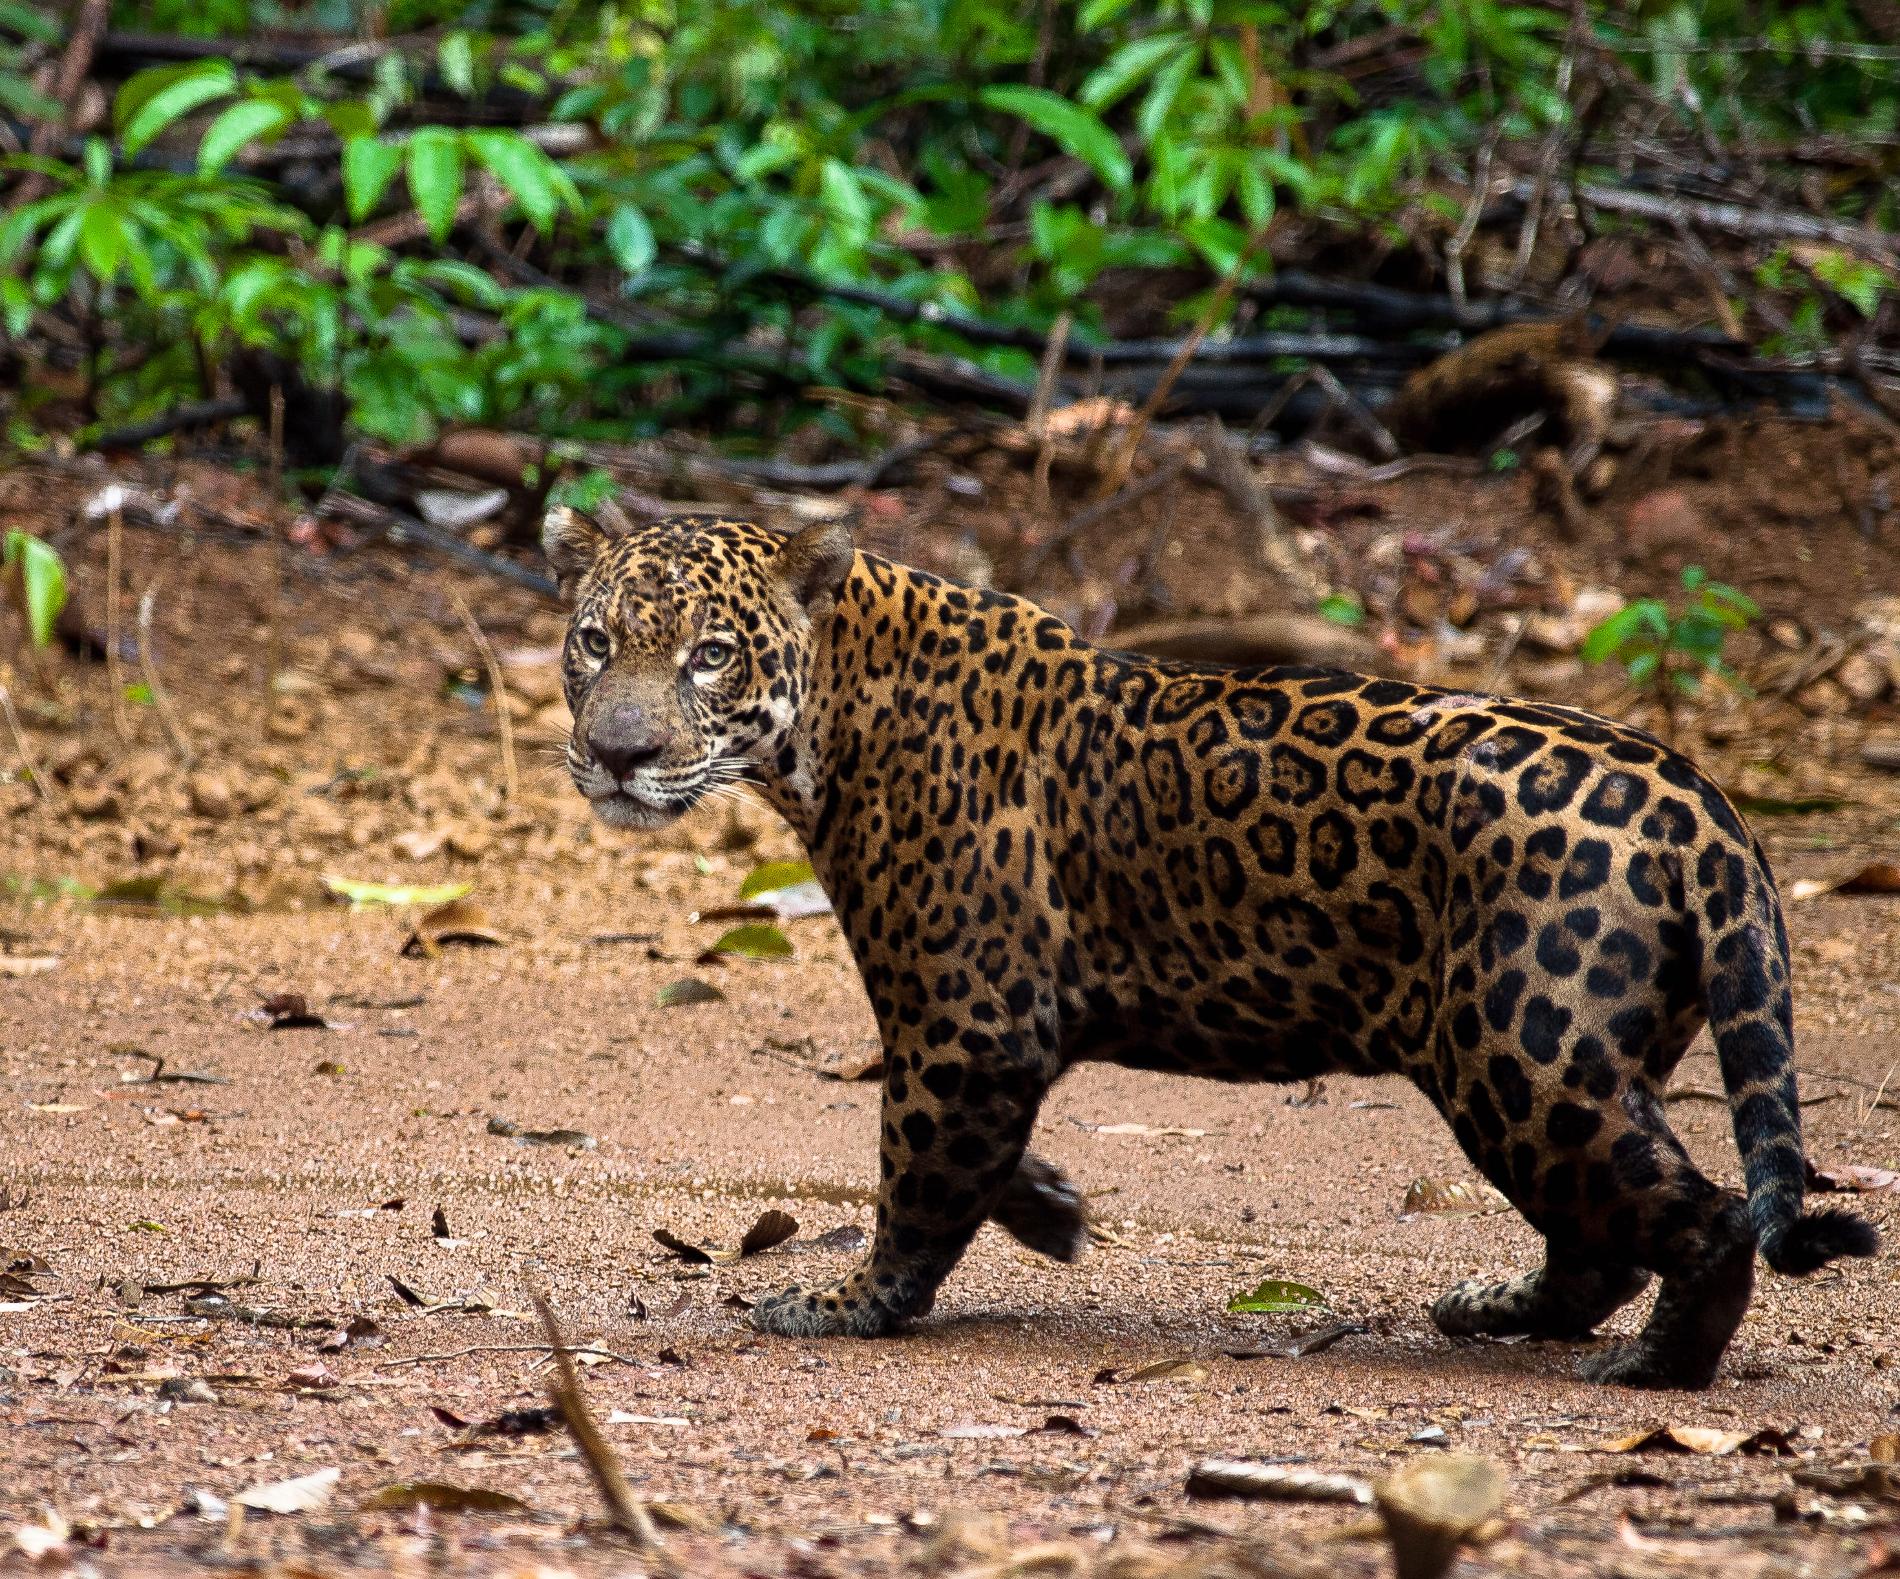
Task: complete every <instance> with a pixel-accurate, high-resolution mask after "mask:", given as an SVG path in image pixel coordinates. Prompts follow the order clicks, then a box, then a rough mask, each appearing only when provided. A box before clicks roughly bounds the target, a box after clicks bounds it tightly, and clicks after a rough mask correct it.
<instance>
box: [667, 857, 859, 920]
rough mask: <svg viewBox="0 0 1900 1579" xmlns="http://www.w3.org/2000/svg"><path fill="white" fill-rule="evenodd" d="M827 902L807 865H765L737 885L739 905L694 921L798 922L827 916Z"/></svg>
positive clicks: (705, 912) (706, 912)
mask: <svg viewBox="0 0 1900 1579" xmlns="http://www.w3.org/2000/svg"><path fill="white" fill-rule="evenodd" d="M830 914H831V900H830V898H829V897H827V895H826V893H825V891H824V888H823V887H822V886H821V885H820V884H819V882H818V879H817V877H816V876H815V875H814V874H813V872H812V869H811V863H810V862H809V861H767V862H766V863H765V864H764V865H763V866H758V867H754V868H753V870H752V871H751V872H749V873H747V875H746V879H745V881H744V882H743V883H741V884H740V885H739V903H738V904H736V905H721V906H717V907H715V908H714V909H711V910H702V911H700V912H699V913H698V914H697V915H695V916H694V917H693V919H694V920H695V921H773V920H776V921H799V920H802V919H804V918H805V917H807V916H828V915H830Z"/></svg>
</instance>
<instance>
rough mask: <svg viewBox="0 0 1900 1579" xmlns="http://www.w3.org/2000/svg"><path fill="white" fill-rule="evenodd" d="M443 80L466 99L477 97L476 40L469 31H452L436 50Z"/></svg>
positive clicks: (437, 62) (436, 57)
mask: <svg viewBox="0 0 1900 1579" xmlns="http://www.w3.org/2000/svg"><path fill="white" fill-rule="evenodd" d="M435 60H436V64H437V65H438V66H439V67H441V69H442V80H443V81H444V82H446V83H447V84H448V85H449V86H450V87H451V88H453V89H454V90H455V91H456V92H457V93H459V94H461V95H462V97H463V98H465V99H472V98H474V97H475V41H474V40H473V39H472V38H470V37H469V35H468V34H467V33H451V34H449V36H448V37H447V38H445V39H443V40H442V42H441V44H440V45H439V46H438V47H437V49H436V52H435Z"/></svg>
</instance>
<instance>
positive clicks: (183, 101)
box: [114, 60, 237, 158]
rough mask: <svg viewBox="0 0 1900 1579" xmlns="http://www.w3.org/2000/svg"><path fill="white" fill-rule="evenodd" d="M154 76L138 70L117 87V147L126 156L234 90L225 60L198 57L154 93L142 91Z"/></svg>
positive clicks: (233, 73) (234, 80)
mask: <svg viewBox="0 0 1900 1579" xmlns="http://www.w3.org/2000/svg"><path fill="white" fill-rule="evenodd" d="M154 75H155V74H154V73H151V72H143V71H142V72H140V73H139V74H138V76H136V77H134V78H132V80H131V81H130V82H128V83H126V85H125V86H124V87H123V88H121V89H120V90H119V97H118V102H117V104H116V105H115V106H114V110H115V114H114V119H115V120H117V121H118V122H119V125H120V128H121V129H120V133H119V144H120V147H121V148H122V149H123V150H124V152H125V154H126V157H128V158H130V157H131V156H132V155H133V154H135V153H137V152H138V151H139V150H140V149H141V148H143V147H144V146H145V145H146V144H147V143H149V142H150V141H151V140H152V139H153V138H154V137H156V136H157V135H158V134H159V133H160V132H162V131H163V130H164V129H165V128H166V127H167V126H169V125H171V123H172V122H173V121H175V120H177V119H178V118H179V117H180V116H181V115H189V114H190V113H191V112H192V111H193V110H195V109H197V108H198V107H199V106H200V105H205V104H209V103H210V102H211V101H212V100H213V99H222V98H224V97H225V96H226V95H227V94H231V93H235V92H237V73H236V71H234V70H233V69H232V66H231V62H230V61H228V60H200V61H196V62H194V63H193V64H191V65H189V66H184V67H180V68H177V69H175V70H173V71H172V72H170V73H169V74H168V75H167V80H166V81H165V82H164V84H163V85H162V86H161V87H159V88H158V90H157V91H156V92H149V91H146V90H148V89H149V88H150V86H151V83H150V81H149V79H150V78H151V77H153V76H154ZM135 89H136V90H139V91H136V92H135V91H134V90H135Z"/></svg>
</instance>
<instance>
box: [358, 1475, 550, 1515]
mask: <svg viewBox="0 0 1900 1579" xmlns="http://www.w3.org/2000/svg"><path fill="white" fill-rule="evenodd" d="M361 1508H362V1511H363V1512H365V1513H370V1512H386V1511H391V1510H401V1509H406V1508H428V1509H430V1510H431V1511H433V1512H436V1513H526V1512H527V1511H528V1505H527V1503H525V1502H523V1501H522V1500H521V1499H520V1498H519V1497H511V1496H509V1495H508V1493H507V1492H505V1491H490V1490H488V1489H487V1488H486V1487H484V1486H453V1485H450V1484H449V1483H448V1482H447V1481H446V1480H399V1481H396V1482H395V1483H394V1484H392V1485H388V1486H384V1487H383V1488H382V1489H381V1490H380V1491H376V1492H373V1493H371V1495H370V1496H369V1497H368V1498H367V1499H365V1500H364V1502H363V1503H362V1504H361Z"/></svg>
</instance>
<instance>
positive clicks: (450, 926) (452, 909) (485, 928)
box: [400, 899, 508, 959]
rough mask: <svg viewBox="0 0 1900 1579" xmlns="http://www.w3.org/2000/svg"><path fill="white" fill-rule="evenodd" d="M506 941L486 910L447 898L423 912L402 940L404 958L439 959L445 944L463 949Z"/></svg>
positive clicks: (471, 901)
mask: <svg viewBox="0 0 1900 1579" xmlns="http://www.w3.org/2000/svg"><path fill="white" fill-rule="evenodd" d="M507 941H508V939H507V938H506V937H505V936H503V935H502V934H501V933H500V932H498V931H497V930H496V929H495V926H494V923H493V922H491V921H490V920H489V917H488V911H487V910H486V909H485V908H484V907H483V906H481V905H479V904H477V903H476V902H475V901H474V900H472V899H451V900H450V901H449V902H448V903H447V904H442V905H437V906H436V907H435V908H434V909H432V910H429V911H427V912H426V913H425V914H424V915H423V916H422V917H421V919H420V920H418V921H417V922H416V924H415V927H414V929H413V930H412V931H411V932H410V934H409V936H408V937H406V938H404V939H403V943H402V948H401V950H400V952H401V953H402V955H403V956H404V958H406V959H439V958H440V957H441V955H442V950H443V948H444V947H446V946H447V945H449V944H457V945H460V946H461V947H463V948H501V947H502V946H503V945H505V944H506V943H507Z"/></svg>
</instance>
